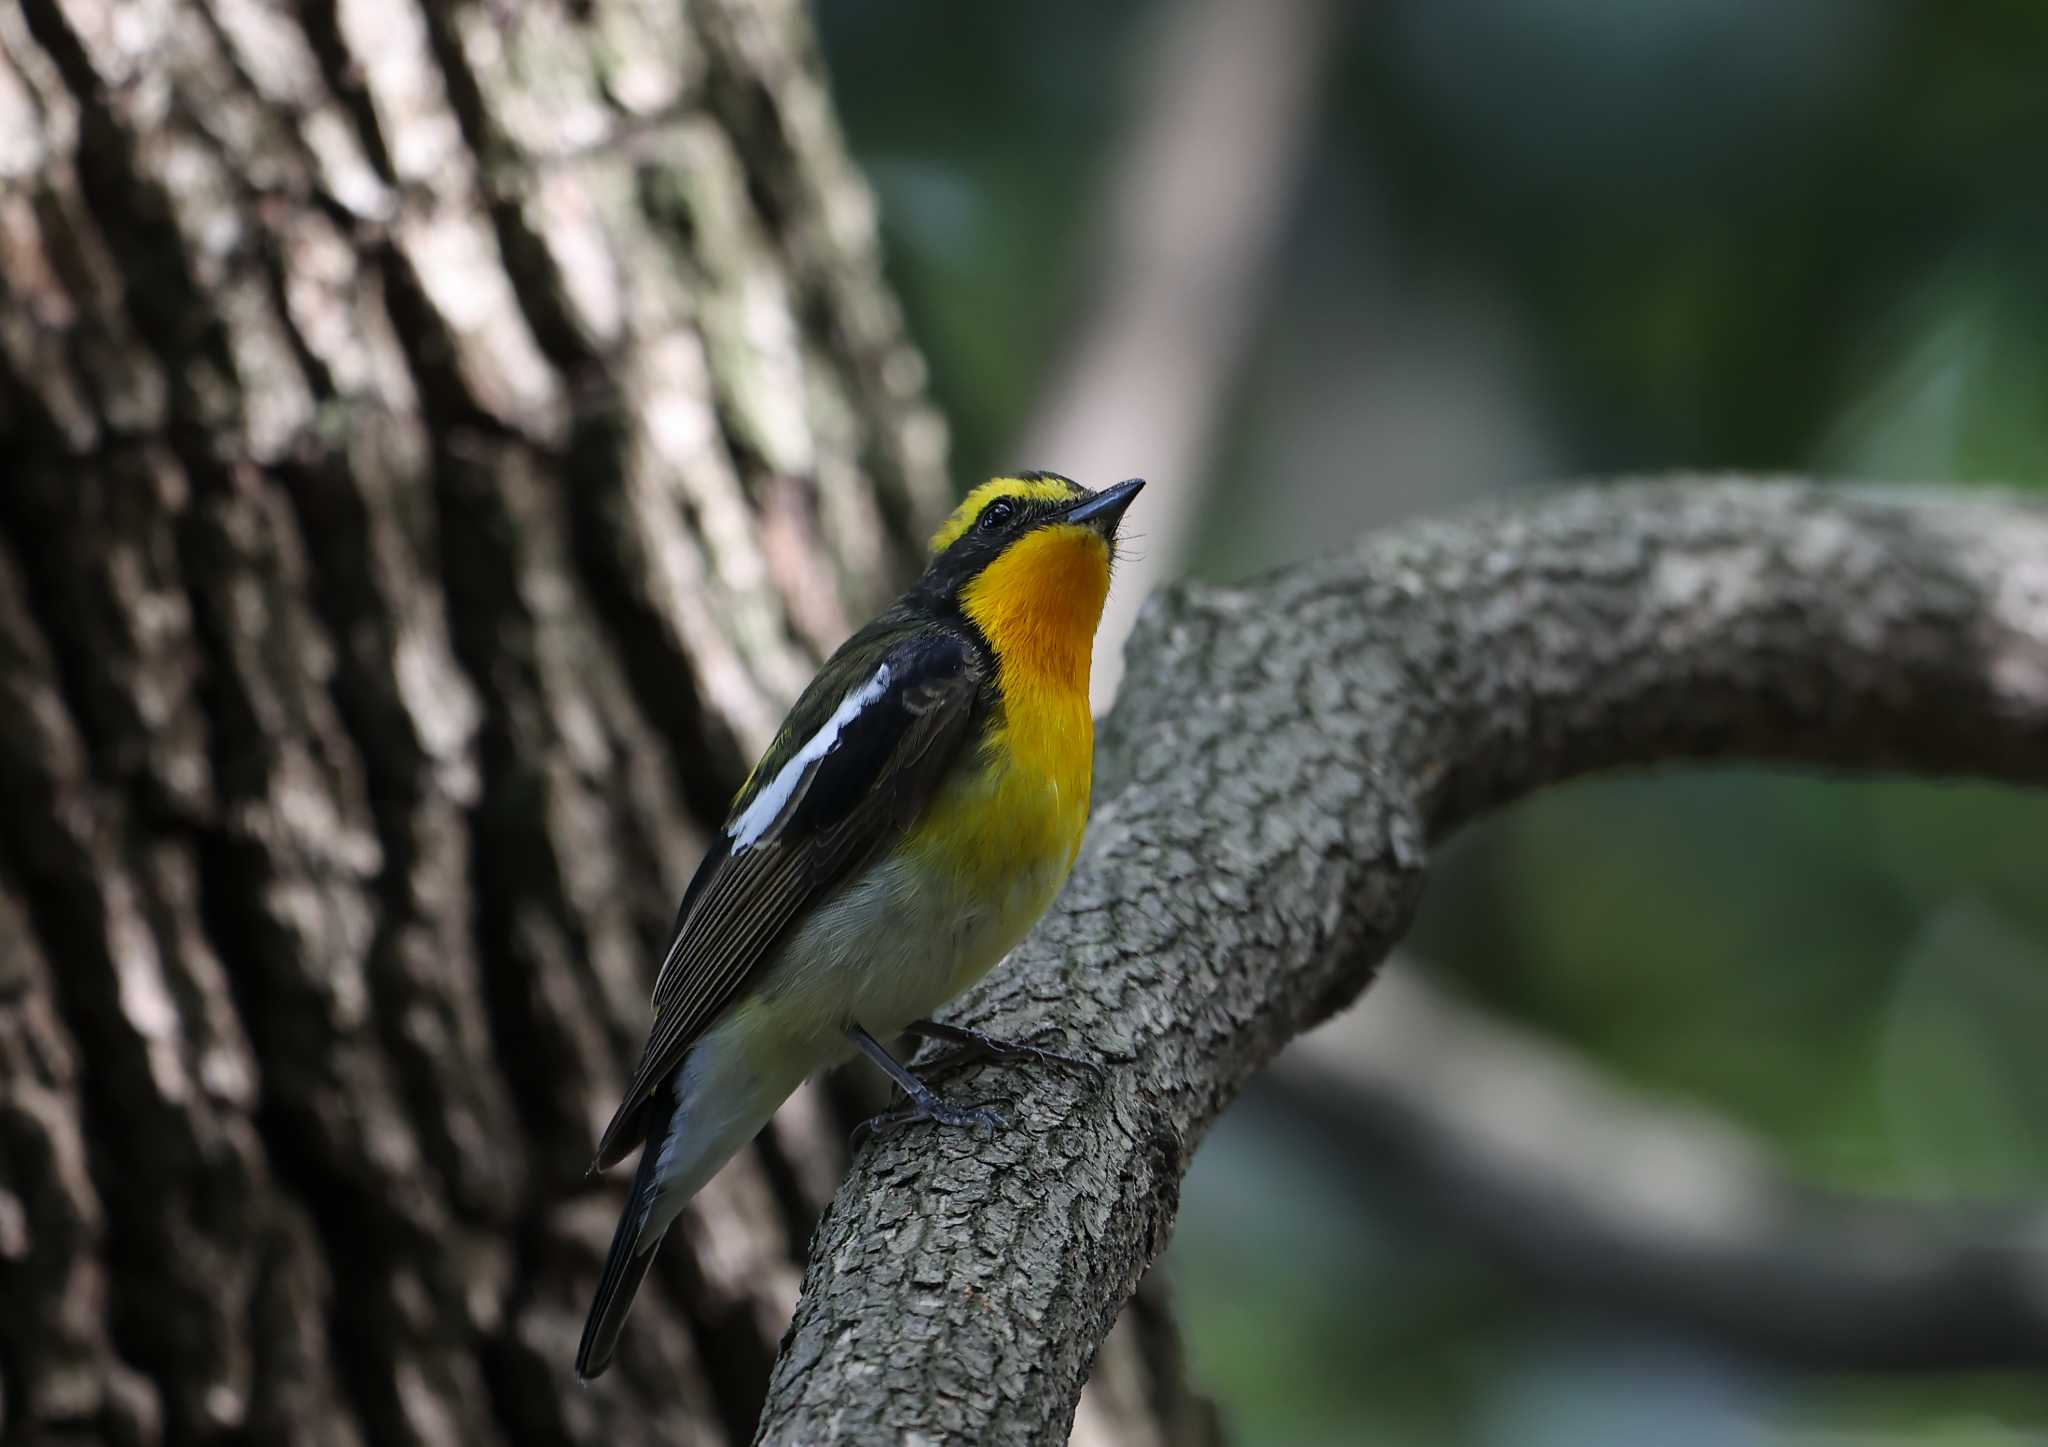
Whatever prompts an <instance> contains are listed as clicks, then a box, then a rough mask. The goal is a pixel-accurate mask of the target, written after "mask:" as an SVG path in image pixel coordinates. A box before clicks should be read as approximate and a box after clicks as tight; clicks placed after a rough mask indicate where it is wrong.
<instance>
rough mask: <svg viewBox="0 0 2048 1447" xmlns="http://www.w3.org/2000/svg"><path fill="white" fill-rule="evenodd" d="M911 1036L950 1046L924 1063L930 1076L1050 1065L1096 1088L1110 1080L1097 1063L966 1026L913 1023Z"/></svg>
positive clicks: (929, 1022)
mask: <svg viewBox="0 0 2048 1447" xmlns="http://www.w3.org/2000/svg"><path fill="white" fill-rule="evenodd" d="M906 1028H907V1029H908V1032H909V1033H910V1034H912V1035H918V1036H922V1037H923V1038H924V1039H926V1040H937V1041H941V1042H943V1043H944V1044H947V1045H950V1046H951V1047H952V1048H951V1049H950V1050H942V1051H940V1052H939V1053H938V1054H937V1055H935V1056H933V1057H932V1058H931V1059H930V1060H928V1061H926V1062H925V1063H924V1069H925V1070H926V1072H927V1073H929V1074H934V1075H936V1074H942V1073H944V1072H945V1071H948V1070H955V1069H958V1068H959V1067H960V1066H962V1065H974V1064H980V1063H982V1062H984V1061H987V1062H993V1063H996V1064H1003V1065H1022V1064H1030V1065H1050V1066H1055V1067H1058V1068H1060V1069H1063V1070H1078V1071H1082V1072H1084V1073H1085V1074H1088V1075H1091V1076H1093V1077H1094V1079H1095V1083H1096V1084H1097V1085H1100V1084H1102V1083H1103V1082H1104V1081H1106V1080H1107V1079H1108V1078H1109V1073H1108V1072H1107V1071H1106V1070H1104V1069H1103V1068H1102V1064H1101V1062H1100V1061H1096V1060H1089V1059H1087V1058H1085V1057H1083V1056H1080V1055H1067V1054H1063V1053H1062V1052H1060V1051H1058V1050H1047V1049H1045V1048H1043V1047H1042V1046H1038V1045H1032V1044H1028V1043H1026V1042H1023V1041H1018V1040H999V1039H997V1038H996V1037H995V1036H993V1035H985V1034H983V1033H982V1032H981V1031H979V1030H970V1029H968V1028H967V1027H966V1026H965V1025H946V1024H942V1023H940V1022H939V1021H937V1020H914V1021H912V1022H911V1023H910V1025H909V1026H908V1027H906Z"/></svg>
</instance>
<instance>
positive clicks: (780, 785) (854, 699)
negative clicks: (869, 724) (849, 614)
mask: <svg viewBox="0 0 2048 1447" xmlns="http://www.w3.org/2000/svg"><path fill="white" fill-rule="evenodd" d="M888 688H889V665H888V664H886V663H885V664H883V665H882V666H881V667H880V668H878V669H876V670H875V676H874V677H873V678H870V679H869V680H868V681H867V682H866V683H864V684H862V685H861V686H860V687H859V688H856V689H855V690H854V691H853V692H852V693H849V694H848V695H847V696H846V697H845V698H844V699H843V700H841V702H840V704H839V707H838V708H836V709H834V710H832V717H830V718H828V719H826V720H825V724H824V727H822V728H820V729H819V730H818V731H817V732H816V733H814V734H812V735H811V736H810V738H809V739H808V740H806V741H805V743H804V746H803V747H802V748H800V749H798V750H797V751H796V754H795V756H794V757H793V758H791V759H790V761H789V762H788V763H786V764H784V765H783V766H782V767H781V768H780V769H778V770H777V771H776V774H775V777H774V778H772V779H770V780H769V781H768V782H767V783H766V784H765V785H763V786H762V788H761V792H760V793H758V794H756V795H755V796H754V802H753V803H751V804H749V805H747V807H746V809H745V811H744V812H742V813H741V815H740V817H739V818H737V819H735V820H733V821H732V828H731V830H730V831H728V833H729V837H730V838H731V839H732V847H733V848H734V849H746V848H749V847H750V846H752V845H755V844H758V843H760V842H761V839H762V838H763V836H765V835H766V834H767V833H768V832H769V830H771V829H772V828H774V827H775V823H776V821H777V820H778V819H780V818H781V817H782V812H783V810H785V809H787V808H788V807H789V804H790V801H791V800H792V799H794V798H796V796H797V795H798V793H799V792H801V790H802V789H803V788H804V786H805V785H806V784H808V783H809V782H810V779H811V775H812V774H814V773H815V772H817V768H818V764H819V762H820V761H821V760H823V759H824V757H825V755H827V754H829V753H831V752H832V751H833V750H834V749H836V748H838V747H839V735H840V734H842V733H843V732H845V730H846V726H847V725H848V724H850V723H852V722H853V721H854V719H855V718H857V717H858V716H859V714H860V711H861V710H862V709H864V708H866V707H867V706H868V705H869V704H871V703H873V702H874V701H875V700H876V699H878V698H880V697H881V696H882V695H883V694H884V693H886V692H887V691H888Z"/></svg>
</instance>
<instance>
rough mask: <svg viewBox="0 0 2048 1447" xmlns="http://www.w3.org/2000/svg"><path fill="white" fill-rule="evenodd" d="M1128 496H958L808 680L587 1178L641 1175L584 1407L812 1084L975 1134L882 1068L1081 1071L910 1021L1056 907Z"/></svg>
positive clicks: (600, 1293) (732, 837)
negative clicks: (747, 1151)
mask: <svg viewBox="0 0 2048 1447" xmlns="http://www.w3.org/2000/svg"><path fill="white" fill-rule="evenodd" d="M1144 485H1145V483H1144V480H1143V479H1142V478H1131V479H1129V480H1128V481H1124V482H1120V483H1117V484H1115V485H1114V486H1111V487H1105V488H1103V489H1102V490H1100V491H1091V490H1090V489H1088V488H1086V487H1083V486H1082V485H1080V484H1079V483H1077V482H1074V481H1073V480H1071V479H1069V478H1066V477H1062V476H1060V475H1059V474H1057V473H1051V472H1026V473H1020V474H1017V475H1014V476H1005V477H996V478H992V479H990V480H988V481H986V482H983V483H981V484H980V485H979V486H977V487H975V488H973V489H972V490H970V491H969V492H968V493H967V494H966V496H965V497H964V498H963V499H962V500H961V501H960V503H959V505H958V507H956V508H955V509H954V511H953V512H952V514H951V515H950V516H949V517H948V518H947V519H946V521H945V522H944V523H943V524H941V525H940V527H939V528H938V530H937V531H936V532H935V533H934V534H933V535H932V538H931V542H930V557H929V560H928V562H927V564H926V567H925V570H924V572H923V574H922V575H921V576H920V577H919V578H918V580H917V581H916V582H915V583H914V584H913V585H912V586H911V587H910V588H909V590H908V591H906V592H905V593H904V594H903V595H902V596H901V597H899V598H898V599H897V600H896V601H895V602H894V603H892V604H891V605H890V606H889V607H888V608H886V609H884V610H883V612H882V613H881V614H880V615H878V616H877V617H876V618H875V619H874V620H873V621H872V622H870V623H868V624H867V625H866V626H865V627H863V628H861V629H860V630H859V631H857V632H856V633H854V634H853V636H852V637H851V638H849V639H848V640H847V641H846V642H845V643H844V644H842V645H841V646H840V648H839V649H838V651H837V652H835V653H833V654H832V656H831V657H830V658H828V659H827V660H826V662H825V663H824V665H823V666H822V667H821V668H820V669H819V671H818V673H817V676H816V677H815V678H814V679H813V680H812V681H811V683H810V685H809V686H808V687H807V688H805V690H804V691H803V693H802V695H801V696H799V698H798V699H797V701H796V703H795V705H794V706H793V707H792V708H791V709H790V711H789V716H788V717H787V718H786V719H785V720H784V721H783V723H782V725H781V727H780V728H779V729H778V730H777V732H776V734H775V735H774V738H773V740H772V741H771V742H770V744H769V746H768V749H767V751H766V752H765V753H764V754H763V755H762V756H761V759H760V762H759V763H758V764H756V765H755V767H754V769H753V772H752V773H751V774H750V775H749V776H748V778H747V780H746V782H745V783H744V784H743V785H741V787H740V790H739V792H738V794H737V795H735V797H734V798H733V801H732V804H731V807H730V810H729V812H728V814H727V816H726V819H725V822H724V826H723V828H722V829H721V830H720V832H719V834H718V835H717V836H716V838H715V839H714V840H713V841H712V843H711V846H710V847H709V849H708V850H707V851H706V853H705V856H704V859H703V861H702V862H701V863H700V864H699V865H698V867H697V872H696V874H695V875H694V876H693V878H692V879H691V881H690V884H689V887H688V888H687V889H686V890H685V891H684V894H683V898H682V903H681V905H680V906H679V908H678V909H677V911H676V918H675V926H674V930H673V932H672V936H671V940H670V944H669V946H668V950H667V953H666V955H665V957H664V958H663V960H662V962H661V967H660V969H659V971H658V972H657V974H656V977H655V983H654V994H653V1001H652V1010H653V1015H654V1019H653V1024H652V1026H651V1028H650V1030H649V1033H648V1038H647V1043H646V1046H645V1047H644V1049H643V1050H642V1053H641V1055H640V1059H639V1063H638V1065H637V1066H636V1067H635V1068H634V1070H633V1072H632V1076H631V1078H630V1081H629V1083H628V1084H627V1086H626V1090H625V1095H624V1098H623V1099H622V1100H621V1101H620V1103H619V1106H618V1109H617V1111H616V1113H615V1114H614V1115H613V1116H612V1119H611V1123H610V1124H609V1125H608V1126H607V1127H606V1128H605V1131H604V1133H603V1136H602V1138H601V1139H600V1140H599V1142H598V1147H597V1157H596V1160H595V1162H594V1163H593V1165H592V1167H591V1171H592V1173H593V1174H595V1173H597V1172H600V1171H603V1170H607V1169H609V1168H611V1167H613V1166H616V1165H618V1164H619V1163H620V1162H622V1161H623V1160H624V1159H625V1158H626V1157H627V1156H629V1155H630V1154H632V1152H633V1150H634V1148H635V1147H639V1148H640V1163H639V1166H638V1168H637V1169H636V1171H635V1172H634V1175H633V1181H632V1185H631V1187H630V1189H629V1190H628V1193H627V1197H626V1205H625V1210H624V1212H623V1214H622V1215H621V1216H620V1219H619V1224H618V1229H617V1231H616V1232H615V1233H614V1235H613V1237H612V1243H611V1249H610V1251H609V1253H608V1255H607V1257H606V1259H605V1265H604V1270H603V1274H602V1275H601V1277H600V1278H599V1283H598V1287H597V1292H596V1297H595V1299H594V1301H593V1302H592V1304H591V1308H590V1316H589V1318H588V1321H587V1322H586V1324H585V1326H584V1330H583V1338H582V1341H581V1343H580V1345H579V1346H578V1349H577V1353H576V1375H577V1377H578V1379H579V1380H581V1381H584V1382H588V1381H590V1380H592V1379H593V1378H595V1377H597V1376H598V1375H599V1374H601V1373H602V1372H603V1371H604V1370H605V1369H606V1368H607V1367H608V1366H609V1365H610V1364H611V1361H612V1358H613V1356H614V1354H615V1352H616V1351H617V1348H618V1343H619V1336H620V1331H621V1328H622V1327H623V1326H624V1324H625V1320H626V1314H627V1312H628V1310H629V1309H630V1308H631V1306H632V1302H633V1297H634V1294H635V1293H636V1292H637V1291H638V1290H639V1287H640V1283H641V1280H642V1278H643V1277H644V1276H645V1275H646V1273H647V1268H648V1266H649V1264H650V1263H651V1262H652V1261H653V1259H654V1255H655V1252H656V1250H657V1249H658V1248H659V1246H660V1245H661V1241H662V1238H663V1237H664V1236H665V1235H666V1234H667V1232H668V1230H669V1227H670V1226H671V1225H672V1224H673V1223H674V1222H675V1219H676V1217H677V1216H678V1214H680V1212H681V1211H682V1209H683V1207H684V1205H685V1204H686V1203H687V1202H688V1201H689V1200H690V1198H691V1197H692V1196H694V1195H695V1194H696V1193H697V1192H698V1191H699V1190H700V1189H701V1188H702V1187H703V1186H704V1184H705V1183H706V1182H707V1181H709V1180H710V1179H711V1177H712V1176H713V1175H714V1174H716V1173H717V1171H718V1169H719V1168H720V1167H721V1166H723V1165H724V1164H725V1162H726V1161H727V1160H729V1159H730V1158H731V1157H732V1156H733V1154H734V1153H735V1152H737V1151H738V1150H739V1149H740V1148H741V1147H742V1146H744V1145H745V1144H746V1143H747V1142H748V1141H750V1140H752V1139H753V1138H754V1136H755V1134H756V1133H757V1132H759V1131H760V1129H761V1128H762V1127H763V1126H764V1125H766V1124H767V1122H768V1119H769V1117H770V1116H772V1115H773V1114H774V1113H775V1110H776V1108H777V1107H778V1106H780V1105H781V1104H782V1102H783V1101H784V1100H786V1099H788V1097H789V1096H790V1094H791V1093H792V1092H793V1091H795V1089H796V1087H797V1086H798V1085H800V1084H801V1083H802V1082H803V1080H804V1079H805V1078H806V1077H807V1076H809V1075H810V1074H811V1073H812V1072H814V1071H817V1070H820V1069H823V1068H825V1067H828V1066H833V1065H837V1064H839V1063H841V1062H842V1061H845V1060H848V1059H851V1058H852V1057H853V1056H855V1055H857V1054H858V1055H865V1056H866V1057H867V1058H868V1059H869V1060H871V1061H872V1062H874V1064H875V1065H877V1066H879V1067H880V1068H881V1069H882V1070H883V1071H884V1072H885V1073H886V1074H887V1075H888V1076H889V1078H890V1079H891V1080H892V1081H894V1082H895V1083H896V1085H897V1086H898V1087H899V1088H900V1089H901V1090H902V1092H903V1094H904V1097H905V1099H904V1102H903V1103H902V1104H901V1105H900V1106H898V1107H896V1108H895V1109H893V1110H891V1111H886V1112H884V1113H883V1114H882V1115H881V1116H878V1117H876V1119H875V1120H874V1121H872V1122H868V1123H867V1125H868V1126H871V1127H873V1128H874V1129H877V1130H882V1129H893V1128H897V1127H900V1126H903V1125H907V1124H909V1123H911V1122H915V1121H929V1122H932V1123H934V1124H935V1125H937V1126H947V1127H967V1128H972V1129H975V1130H977V1131H990V1130H993V1129H995V1128H998V1127H1000V1126H1001V1125H1002V1123H1003V1122H1002V1119H1001V1117H1000V1116H999V1115H998V1114H996V1113H995V1112H994V1111H992V1110H988V1109H985V1108H968V1107H962V1106H959V1105H955V1104H953V1103H952V1102H949V1101H947V1100H945V1099H943V1098H941V1097H940V1096H939V1095H938V1094H937V1093H936V1092H934V1091H933V1090H931V1089H930V1088H929V1087H928V1086H926V1085H925V1084H924V1082H923V1081H921V1080H919V1079H918V1078H917V1077H916V1076H915V1075H913V1074H912V1073H911V1072H910V1070H909V1069H908V1068H907V1067H905V1066H904V1065H903V1064H902V1062H900V1061H898V1060H897V1059H896V1058H895V1057H894V1056H893V1055H891V1053H890V1052H889V1050H888V1049H887V1047H886V1046H885V1045H884V1044H883V1043H882V1042H883V1041H887V1040H891V1039H894V1038H896V1037H899V1036H902V1035H915V1036H921V1037H925V1038H931V1039H937V1040H941V1041H945V1042H950V1043H951V1044H952V1045H954V1046H955V1047H957V1048H960V1049H962V1050H966V1051H970V1052H973V1053H977V1054H981V1055H984V1056H991V1057H996V1058H1001V1059H1010V1060H1023V1059H1032V1060H1038V1061H1041V1062H1051V1063H1059V1064H1069V1065H1081V1066H1086V1067H1087V1068H1090V1069H1095V1068H1096V1067H1095V1065H1094V1064H1093V1062H1087V1061H1082V1060H1078V1059H1076V1058H1074V1057H1071V1056H1062V1055H1059V1054H1058V1053H1057V1052H1053V1051H1048V1050H1041V1049H1036V1048H1033V1047H1031V1046H1028V1045H1017V1044H1013V1043H1011V1042H1006V1041H1000V1040H996V1039H993V1038H991V1037H989V1036H986V1035H982V1034H981V1033H980V1032H977V1031H971V1030H966V1029H963V1028H961V1027H958V1026H951V1025H946V1024H942V1023H940V1022H938V1021H934V1020H932V1019H931V1018H930V1016H931V1015H932V1013H933V1012H935V1011H936V1010H938V1009H939V1008H940V1007H941V1006H943V1005H944V1004H945V1003H946V1002H947V1001H949V1000H951V999H953V998H954V997H955V996H957V995H959V994H960V993H961V992H962V991H964V990H965V989H967V987H968V986H970V985H972V984H973V983H974V982H975V981H976V980H978V979H980V978H981V977H982V976H983V975H985V974H986V973H987V972H988V971H989V970H990V969H991V968H993V967H994V965H995V964H996V963H997V961H999V960H1000V959H1001V958H1002V957H1003V956H1004V955H1005V954H1007V953H1008V952H1009V951H1010V950H1011V949H1012V948H1014V947H1015V946H1016V945H1017V944H1018V943H1019V942H1020V941H1021V940H1022V939H1023V938H1024V936H1025V934H1026V933H1027V932H1028V931H1029V930H1030V929H1031V927H1032V925H1034V924H1035V923H1036V922H1037V921H1038V919H1039V917H1040V916H1041V915H1043V914H1044V913H1045V911H1046V909H1047V908H1048V907H1049V906H1050V905H1051V903H1052V901H1053V897H1054V896H1055V895H1056V894H1057V893H1058V892H1059V889H1060V887H1061V885H1062V884H1064V883H1065V881H1066V878H1067V876H1068V874H1069V873H1070V872H1071V871H1072V869H1073V867H1074V861H1075V858H1076V857H1077V856H1078V854H1079V852H1080V848H1081V838H1082V833H1083V831H1084V829H1085V827H1086V825H1087V820H1088V802H1089V785H1090V780H1091V775H1092V769H1093V758H1094V720H1093V716H1092V715H1091V713H1090V710H1089V701H1088V673H1089V667H1090V662H1091V658H1092V654H1093V650H1094V639H1095V630H1096V625H1097V624H1098V623H1099V622H1100V620H1101V617H1102V606H1103V602H1104V600H1105V599H1106V598H1107V596H1108V592H1109V581H1110V571H1111V567H1112V565H1113V563H1114V562H1115V559H1116V551H1117V531H1118V527H1119V525H1120V523H1121V521H1122V519H1123V516H1124V512H1125V510H1126V509H1127V508H1128V507H1129V506H1130V505H1131V502H1132V500H1133V499H1134V498H1135V497H1136V496H1137V495H1138V492H1139V490H1140V489H1141V488H1143V487H1144Z"/></svg>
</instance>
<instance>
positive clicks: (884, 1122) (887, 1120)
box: [850, 1095, 1006, 1149]
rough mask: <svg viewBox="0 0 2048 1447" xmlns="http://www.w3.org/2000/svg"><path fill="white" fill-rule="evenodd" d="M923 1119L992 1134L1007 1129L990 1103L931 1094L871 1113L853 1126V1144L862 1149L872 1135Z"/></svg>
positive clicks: (883, 1133)
mask: <svg viewBox="0 0 2048 1447" xmlns="http://www.w3.org/2000/svg"><path fill="white" fill-rule="evenodd" d="M921 1120H928V1121H930V1122H931V1123H932V1124H933V1125H945V1126H954V1127H961V1126H966V1127H970V1128H972V1129H974V1130H976V1131H981V1132H985V1133H987V1134H989V1135H993V1134H995V1132H997V1131H999V1130H1001V1129H1003V1127H1004V1126H1005V1124H1006V1122H1005V1121H1004V1120H1003V1118H1002V1117H1001V1116H1000V1115H998V1114H996V1113H995V1112H994V1111H992V1110H990V1109H989V1108H988V1107H986V1106H968V1105H954V1104H952V1103H950V1102H948V1101H944V1100H941V1099H939V1098H938V1097H937V1096H935V1095H931V1096H925V1097H923V1098H922V1099H913V1100H906V1101H904V1102H903V1104H901V1105H898V1106H892V1107H891V1108H890V1109H888V1110H885V1111H883V1112H882V1113H881V1114H879V1115H873V1116H869V1117H868V1118H867V1119H866V1120H864V1121H862V1122H861V1123H860V1124H859V1125H857V1126H855V1127H854V1128H853V1135H852V1137H851V1140H850V1144H852V1145H853V1146H854V1147H855V1148H856V1149H858V1148H859V1147H860V1145H861V1144H862V1143H863V1142H864V1141H866V1140H867V1138H868V1137H869V1136H881V1135H887V1134H888V1133H889V1132H891V1131H893V1130H896V1129H898V1128H899V1127H902V1126H906V1125H914V1124H915V1123H917V1122H918V1121H921Z"/></svg>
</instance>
